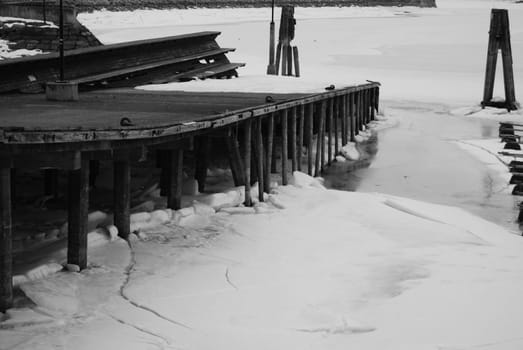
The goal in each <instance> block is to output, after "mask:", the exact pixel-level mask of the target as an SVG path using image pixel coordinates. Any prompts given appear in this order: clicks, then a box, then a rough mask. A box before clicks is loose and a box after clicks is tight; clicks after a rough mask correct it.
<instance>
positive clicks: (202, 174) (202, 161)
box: [195, 135, 211, 193]
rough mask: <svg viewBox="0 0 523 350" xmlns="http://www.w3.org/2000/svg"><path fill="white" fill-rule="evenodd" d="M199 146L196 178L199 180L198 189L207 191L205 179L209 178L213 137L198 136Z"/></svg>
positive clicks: (201, 191)
mask: <svg viewBox="0 0 523 350" xmlns="http://www.w3.org/2000/svg"><path fill="white" fill-rule="evenodd" d="M198 139H199V142H198V147H197V150H196V166H195V178H196V181H197V182H198V191H199V192H200V193H203V192H205V180H206V179H207V169H208V168H209V158H210V153H211V138H210V137H209V136H206V135H203V136H200V137H198Z"/></svg>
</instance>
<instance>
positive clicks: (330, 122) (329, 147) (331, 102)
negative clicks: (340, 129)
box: [327, 98, 334, 164]
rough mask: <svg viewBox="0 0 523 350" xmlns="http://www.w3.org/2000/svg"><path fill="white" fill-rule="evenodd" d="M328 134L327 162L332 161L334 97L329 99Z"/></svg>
mask: <svg viewBox="0 0 523 350" xmlns="http://www.w3.org/2000/svg"><path fill="white" fill-rule="evenodd" d="M328 120H329V134H328V142H329V144H328V146H327V147H328V149H327V155H328V159H327V164H330V163H331V162H332V139H333V137H332V132H333V129H334V98H330V99H329V119H328Z"/></svg>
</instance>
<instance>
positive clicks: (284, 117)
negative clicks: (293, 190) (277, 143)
mask: <svg viewBox="0 0 523 350" xmlns="http://www.w3.org/2000/svg"><path fill="white" fill-rule="evenodd" d="M287 113H288V112H287V109H284V110H282V113H281V183H282V185H283V186H285V185H287V184H288V178H287V160H288V157H289V155H288V154H287V153H288V147H289V144H288V141H287V135H288V134H287V133H288V131H287Z"/></svg>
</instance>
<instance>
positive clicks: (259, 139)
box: [254, 117, 265, 202]
mask: <svg viewBox="0 0 523 350" xmlns="http://www.w3.org/2000/svg"><path fill="white" fill-rule="evenodd" d="M254 132H255V137H254V144H255V147H254V149H255V150H256V162H257V164H256V172H257V175H258V200H259V201H260V202H263V201H264V200H263V192H264V191H263V189H264V186H265V181H264V171H265V170H264V167H263V160H264V154H263V153H264V152H263V130H262V118H261V117H258V118H257V119H256V121H255V127H254Z"/></svg>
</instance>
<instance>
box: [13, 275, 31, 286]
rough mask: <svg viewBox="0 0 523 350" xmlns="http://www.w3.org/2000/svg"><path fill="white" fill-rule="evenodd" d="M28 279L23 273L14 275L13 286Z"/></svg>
mask: <svg viewBox="0 0 523 350" xmlns="http://www.w3.org/2000/svg"><path fill="white" fill-rule="evenodd" d="M28 281H29V279H28V278H27V276H25V275H14V276H13V286H14V287H18V286H19V285H21V284H22V283H26V282H28Z"/></svg>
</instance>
